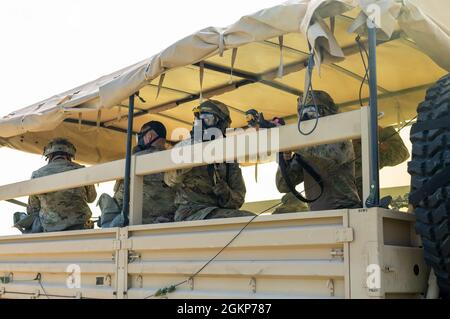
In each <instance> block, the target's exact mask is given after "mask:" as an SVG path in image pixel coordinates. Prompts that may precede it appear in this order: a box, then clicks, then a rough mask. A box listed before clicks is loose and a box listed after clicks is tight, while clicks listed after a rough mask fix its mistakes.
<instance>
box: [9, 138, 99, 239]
mask: <svg viewBox="0 0 450 319" xmlns="http://www.w3.org/2000/svg"><path fill="white" fill-rule="evenodd" d="M75 152H76V149H75V146H74V145H73V144H72V143H70V142H69V141H68V140H66V139H63V138H56V139H54V140H52V141H51V142H50V143H49V144H48V145H47V146H46V147H45V148H44V156H45V157H46V159H47V160H48V164H47V165H46V166H44V167H41V168H40V169H38V170H37V171H35V172H33V174H32V176H31V178H32V179H33V178H38V177H43V176H48V175H52V174H57V173H62V172H66V171H70V170H74V169H79V168H83V167H84V166H82V165H80V164H77V163H75V162H72V159H73V158H74V156H75ZM96 197H97V192H96V191H95V187H94V186H93V185H90V186H83V187H78V188H72V189H66V190H61V191H56V192H52V193H46V194H41V195H33V196H30V197H29V198H28V207H27V213H28V215H29V216H31V217H32V218H33V220H34V223H31V224H33V226H32V230H31V231H29V232H42V231H43V232H54V231H63V230H77V229H88V228H92V227H93V224H92V223H90V218H91V215H92V213H91V210H90V208H89V206H88V205H87V203H92V202H93V201H94V200H95V198H96ZM15 217H16V216H15ZM22 217H23V216H22ZM15 219H16V218H15ZM18 219H21V221H25V220H26V219H27V218H25V219H22V218H20V217H19V218H18ZM36 219H38V220H36ZM15 221H17V220H15ZM37 221H38V222H40V224H41V227H39V226H38V225H36V222H37ZM18 223H19V226H20V221H19V222H18ZM28 226H30V225H28ZM28 230H29V229H28ZM25 232H27V231H25Z"/></svg>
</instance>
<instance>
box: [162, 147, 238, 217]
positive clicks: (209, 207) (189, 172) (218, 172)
mask: <svg viewBox="0 0 450 319" xmlns="http://www.w3.org/2000/svg"><path fill="white" fill-rule="evenodd" d="M190 142H191V140H185V141H182V142H180V143H178V144H177V145H176V146H175V147H181V146H185V145H189V143H190ZM208 167H209V168H208ZM164 180H165V181H166V184H167V185H169V186H171V187H174V188H175V189H176V191H177V197H176V200H175V203H177V204H178V205H179V208H178V211H180V212H181V211H182V212H183V216H181V217H179V218H178V220H189V215H191V214H194V213H198V212H200V211H201V214H200V215H199V214H197V215H196V217H195V219H203V218H205V217H206V216H207V215H208V214H210V213H211V212H212V211H214V210H216V209H217V208H226V209H233V210H237V209H239V208H241V206H242V205H243V204H244V201H245V193H246V188H245V183H244V178H243V177H242V171H241V169H240V167H239V164H238V163H227V164H225V163H220V164H211V165H207V166H199V167H194V168H191V169H179V170H174V171H169V172H166V174H165V176H164ZM219 181H222V182H223V181H225V183H226V188H227V189H226V194H224V195H223V196H217V195H216V194H215V193H214V191H213V189H214V186H215V184H216V183H217V182H219ZM176 219H177V218H176Z"/></svg>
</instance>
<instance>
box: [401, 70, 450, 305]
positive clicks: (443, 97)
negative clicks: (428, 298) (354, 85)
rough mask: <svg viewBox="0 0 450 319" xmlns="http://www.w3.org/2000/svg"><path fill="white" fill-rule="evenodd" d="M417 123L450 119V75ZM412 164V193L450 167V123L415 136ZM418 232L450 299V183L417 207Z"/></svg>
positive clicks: (434, 90)
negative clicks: (444, 126) (447, 117)
mask: <svg viewBox="0 0 450 319" xmlns="http://www.w3.org/2000/svg"><path fill="white" fill-rule="evenodd" d="M417 113H418V117H417V122H418V123H419V122H424V121H430V120H436V119H440V118H442V117H444V116H449V115H450V74H447V75H446V76H444V77H443V78H441V79H440V80H439V81H438V82H437V83H436V84H435V85H434V86H433V87H431V88H430V89H428V91H427V93H426V97H425V101H423V102H422V103H420V104H419V106H418V108H417ZM410 140H411V142H412V159H411V161H410V162H409V163H408V172H409V174H410V175H411V193H413V192H415V191H416V190H418V189H420V188H421V187H422V186H423V185H424V184H425V183H426V182H427V181H429V179H430V178H431V177H433V176H434V175H435V174H438V173H439V172H441V171H442V170H443V169H444V168H445V167H447V166H449V165H450V123H449V126H448V127H447V128H440V129H431V130H424V131H421V132H416V133H412V134H411V136H410ZM414 213H415V215H416V232H417V233H418V234H419V235H420V236H421V238H422V243H423V248H424V256H425V261H426V263H427V264H428V265H430V266H431V267H432V268H433V269H434V272H435V274H436V277H437V281H438V285H439V288H440V294H441V297H443V298H449V297H450V237H449V234H450V181H448V182H447V183H446V184H445V186H443V187H441V188H438V189H437V190H436V191H435V192H434V193H433V194H432V195H430V196H427V197H426V198H425V199H423V200H422V201H421V202H420V203H418V204H417V205H416V206H415V207H414Z"/></svg>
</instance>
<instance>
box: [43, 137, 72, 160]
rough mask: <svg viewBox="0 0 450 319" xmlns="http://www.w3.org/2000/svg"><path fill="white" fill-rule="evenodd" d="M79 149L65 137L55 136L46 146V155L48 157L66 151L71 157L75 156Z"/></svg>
mask: <svg viewBox="0 0 450 319" xmlns="http://www.w3.org/2000/svg"><path fill="white" fill-rule="evenodd" d="M76 151H77V149H76V148H75V146H74V145H73V144H72V143H70V142H69V141H68V140H66V139H65V138H55V139H53V140H51V141H50V142H49V143H48V144H47V146H45V147H44V156H45V157H46V158H48V157H49V156H50V155H52V154H55V153H65V154H67V155H69V156H70V157H72V158H73V157H75V153H76Z"/></svg>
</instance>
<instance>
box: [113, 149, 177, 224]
mask: <svg viewBox="0 0 450 319" xmlns="http://www.w3.org/2000/svg"><path fill="white" fill-rule="evenodd" d="M164 150H165V149H164V147H158V146H151V147H150V148H149V149H146V150H143V151H139V152H137V153H136V154H135V155H144V154H150V153H155V152H160V151H164ZM123 192H124V183H123V180H119V181H117V182H116V184H115V185H114V199H115V200H116V202H117V204H118V206H119V207H120V208H121V207H122V206H123ZM174 201H175V191H174V190H173V189H171V188H169V186H167V185H166V184H165V183H164V173H157V174H151V175H146V176H144V188H143V207H142V223H143V224H154V223H165V222H173V219H174V214H175V211H176V209H177V206H176V205H175V203H174ZM119 212H120V211H119Z"/></svg>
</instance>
